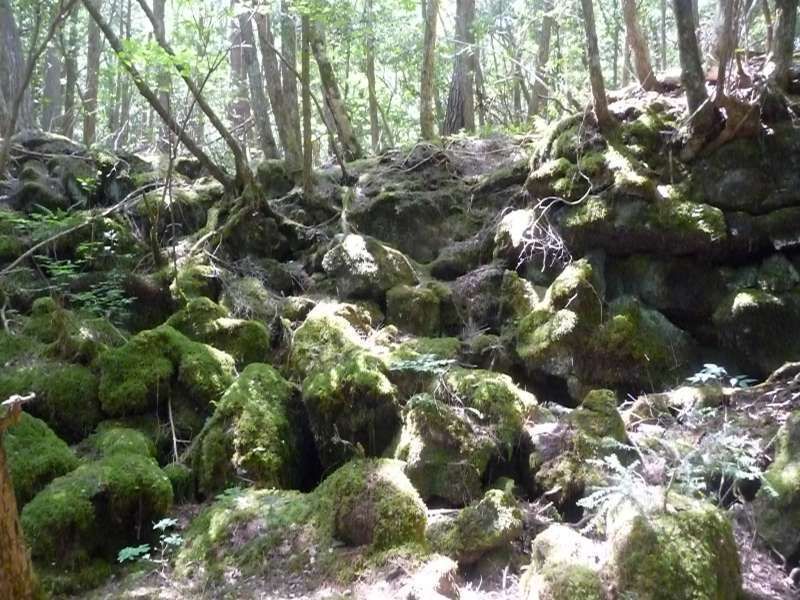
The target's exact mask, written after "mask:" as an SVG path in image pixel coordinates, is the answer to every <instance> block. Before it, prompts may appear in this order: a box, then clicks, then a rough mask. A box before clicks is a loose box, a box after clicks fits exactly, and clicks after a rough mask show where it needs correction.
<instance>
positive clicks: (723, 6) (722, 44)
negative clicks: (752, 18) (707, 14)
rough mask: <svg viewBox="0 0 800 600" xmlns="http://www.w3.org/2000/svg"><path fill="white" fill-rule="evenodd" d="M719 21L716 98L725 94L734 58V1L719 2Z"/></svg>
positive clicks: (722, 0) (720, 0)
mask: <svg viewBox="0 0 800 600" xmlns="http://www.w3.org/2000/svg"><path fill="white" fill-rule="evenodd" d="M717 18H718V20H717V90H716V97H717V98H721V97H722V96H723V94H724V93H725V78H726V76H727V68H728V63H729V62H730V60H731V59H732V58H733V49H734V44H735V39H734V37H735V36H734V32H733V0H719V15H718V17H717Z"/></svg>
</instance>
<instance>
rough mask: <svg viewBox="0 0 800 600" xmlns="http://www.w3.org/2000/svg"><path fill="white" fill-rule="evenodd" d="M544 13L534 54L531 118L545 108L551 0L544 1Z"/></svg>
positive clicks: (551, 31)
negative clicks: (534, 74)
mask: <svg viewBox="0 0 800 600" xmlns="http://www.w3.org/2000/svg"><path fill="white" fill-rule="evenodd" d="M543 9H544V13H543V14H542V25H541V27H540V28H539V39H538V42H537V46H538V48H537V52H536V80H535V81H534V82H533V97H532V98H531V109H530V112H531V116H535V115H539V114H541V113H542V111H543V110H544V107H545V106H546V104H547V103H546V98H545V96H547V80H548V76H547V71H548V63H549V62H550V39H551V37H552V33H553V25H554V21H553V17H551V16H550V11H551V10H553V3H552V1H551V0H545V2H544V6H543Z"/></svg>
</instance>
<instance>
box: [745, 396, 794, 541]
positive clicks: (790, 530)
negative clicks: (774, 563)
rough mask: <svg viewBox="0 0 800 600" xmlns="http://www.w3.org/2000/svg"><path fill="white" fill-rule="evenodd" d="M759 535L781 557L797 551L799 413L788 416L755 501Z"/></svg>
mask: <svg viewBox="0 0 800 600" xmlns="http://www.w3.org/2000/svg"><path fill="white" fill-rule="evenodd" d="M753 514H754V515H755V518H756V525H757V527H758V531H759V535H761V536H762V537H763V538H764V540H766V541H767V543H768V544H769V545H770V546H771V547H773V548H775V550H777V551H778V552H780V553H781V554H782V555H783V556H793V555H794V554H795V553H796V552H797V550H798V549H800V534H799V533H798V532H800V529H799V528H798V527H799V526H800V412H794V413H792V414H791V415H790V417H789V419H788V420H787V421H786V423H785V424H784V425H783V426H782V427H781V428H780V430H779V432H778V436H777V445H776V450H775V459H774V460H773V461H772V464H771V465H770V466H769V469H767V472H766V473H765V474H764V483H763V485H762V487H761V489H760V490H759V492H758V495H757V497H756V499H755V505H754V512H753Z"/></svg>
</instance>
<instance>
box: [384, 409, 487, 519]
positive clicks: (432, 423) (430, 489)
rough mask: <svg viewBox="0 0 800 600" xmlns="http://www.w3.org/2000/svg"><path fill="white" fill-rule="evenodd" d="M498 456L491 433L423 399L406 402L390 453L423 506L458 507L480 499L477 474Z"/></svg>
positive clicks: (464, 415) (457, 412)
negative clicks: (397, 460)
mask: <svg viewBox="0 0 800 600" xmlns="http://www.w3.org/2000/svg"><path fill="white" fill-rule="evenodd" d="M499 454H500V450H499V449H498V448H497V443H496V442H495V440H494V438H493V436H492V431H491V429H488V428H486V427H483V426H481V425H480V424H479V423H475V422H474V421H473V420H472V419H470V418H469V413H467V412H466V411H464V410H461V409H458V408H457V407H455V406H451V405H448V404H446V403H444V402H439V401H438V400H436V399H434V398H433V396H431V395H429V394H420V395H417V396H414V397H413V398H411V399H410V400H409V401H408V403H407V404H406V406H405V408H404V410H403V427H402V431H401V433H400V439H399V441H398V444H397V447H396V448H395V451H394V456H395V458H398V459H400V460H402V461H404V462H405V467H404V471H405V473H406V475H407V476H408V478H409V479H410V480H411V482H412V483H413V484H414V487H415V488H416V489H417V491H418V492H419V494H420V496H421V497H422V499H423V500H425V501H426V502H428V501H433V502H434V503H439V502H442V501H444V502H446V503H447V504H449V505H452V506H464V505H466V504H469V503H470V502H472V501H473V500H475V499H477V498H478V497H479V496H480V493H481V488H482V483H483V475H484V473H485V471H486V468H487V466H488V465H489V461H490V460H491V459H492V457H496V456H498V455H499Z"/></svg>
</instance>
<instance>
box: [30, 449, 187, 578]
mask: <svg viewBox="0 0 800 600" xmlns="http://www.w3.org/2000/svg"><path fill="white" fill-rule="evenodd" d="M171 504H172V486H171V485H170V482H169V479H167V477H166V476H165V475H164V473H163V472H162V471H161V469H159V468H158V465H157V464H156V462H155V461H154V460H153V459H152V458H150V457H148V456H143V455H141V454H137V453H131V452H125V451H119V452H112V453H111V454H108V455H106V456H104V457H102V458H100V459H99V460H96V461H93V462H89V463H87V464H84V465H81V466H80V467H78V468H77V469H75V470H74V471H72V472H70V473H68V474H67V475H64V476H62V477H59V478H57V479H55V480H54V481H52V482H51V483H50V484H49V485H48V486H47V487H46V488H44V489H43V490H42V491H41V492H39V494H37V495H36V497H34V498H33V500H31V501H30V502H29V503H28V504H27V505H26V506H25V508H24V509H23V511H22V517H21V521H22V528H23V530H24V531H25V537H26V539H27V540H28V543H29V544H30V547H31V555H32V556H33V558H34V560H35V561H37V562H41V563H45V564H49V563H53V562H55V563H58V564H59V565H60V566H69V565H73V566H79V565H85V564H86V563H87V562H88V561H89V560H90V559H92V558H105V559H112V558H113V557H114V556H115V555H116V552H117V551H119V550H120V549H121V548H123V547H125V546H127V545H132V544H134V543H135V544H140V543H141V540H142V538H141V537H139V534H140V532H141V531H147V530H148V529H149V527H148V525H149V524H150V523H151V522H153V521H156V520H158V519H159V518H161V517H162V516H163V515H164V514H165V513H166V511H167V510H168V509H169V507H170V505H171Z"/></svg>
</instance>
